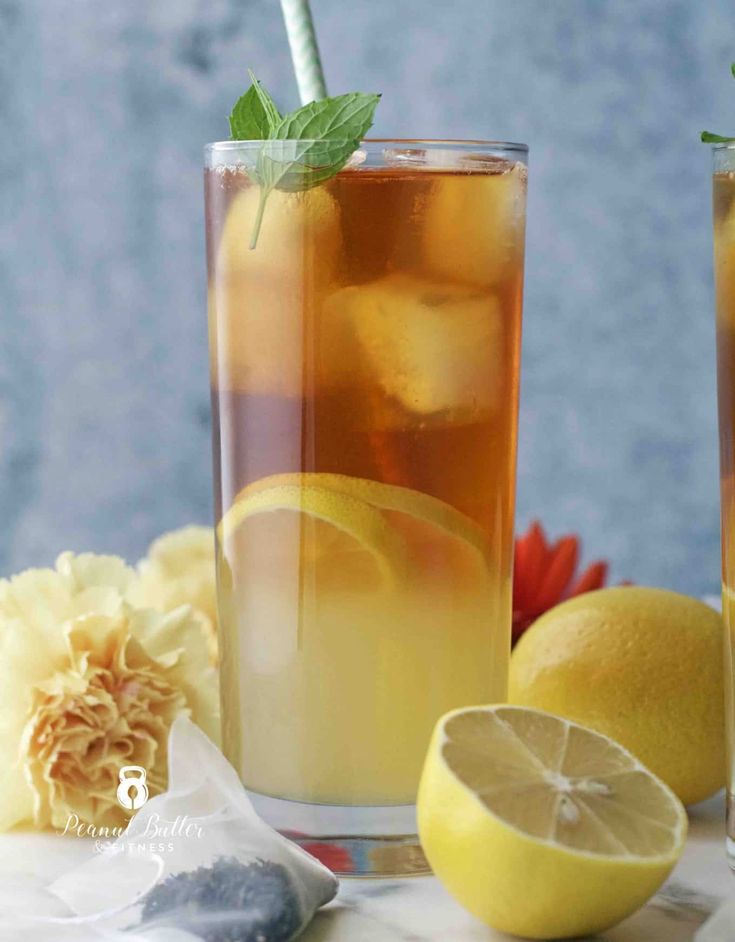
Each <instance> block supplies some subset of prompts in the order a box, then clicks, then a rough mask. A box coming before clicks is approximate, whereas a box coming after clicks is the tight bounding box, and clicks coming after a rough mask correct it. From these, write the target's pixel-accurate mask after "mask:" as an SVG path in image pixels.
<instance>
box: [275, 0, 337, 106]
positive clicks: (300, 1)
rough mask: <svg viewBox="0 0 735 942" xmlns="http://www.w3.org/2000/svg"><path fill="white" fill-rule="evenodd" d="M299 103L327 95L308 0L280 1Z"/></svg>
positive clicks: (305, 103) (306, 102)
mask: <svg viewBox="0 0 735 942" xmlns="http://www.w3.org/2000/svg"><path fill="white" fill-rule="evenodd" d="M281 8H282V9H283V19H284V20H285V21H286V33H287V34H288V44H289V46H290V47H291V59H292V61H293V68H294V72H295V73H296V82H297V83H298V86H299V96H300V98H301V104H302V105H308V103H309V102H310V101H318V100H319V99H320V98H326V97H327V86H326V83H325V81H324V70H323V69H322V60H321V58H320V57H319V46H318V45H317V42H316V33H315V32H314V21H313V19H312V18H311V10H310V9H309V0H281Z"/></svg>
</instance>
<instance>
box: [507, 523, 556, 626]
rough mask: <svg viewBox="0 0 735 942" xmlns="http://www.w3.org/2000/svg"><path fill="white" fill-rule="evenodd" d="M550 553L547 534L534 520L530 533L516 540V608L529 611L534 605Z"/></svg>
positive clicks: (514, 591)
mask: <svg viewBox="0 0 735 942" xmlns="http://www.w3.org/2000/svg"><path fill="white" fill-rule="evenodd" d="M548 554H549V548H548V545H547V542H546V534H545V533H544V530H543V527H542V526H541V524H540V523H539V522H538V520H534V521H533V523H532V524H531V526H530V527H529V529H528V533H526V535H525V536H522V537H519V538H518V540H516V547H515V560H514V566H515V570H514V571H515V577H514V580H513V608H514V609H520V610H527V611H528V610H530V609H532V608H533V607H534V599H535V596H536V590H537V586H538V584H539V580H540V579H541V576H542V574H543V571H544V569H545V566H546V562H547V557H548Z"/></svg>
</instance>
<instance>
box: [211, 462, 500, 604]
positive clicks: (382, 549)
mask: <svg viewBox="0 0 735 942" xmlns="http://www.w3.org/2000/svg"><path fill="white" fill-rule="evenodd" d="M283 510H288V511H291V512H293V511H297V512H299V513H302V514H306V515H309V516H311V517H314V518H318V519H319V520H321V521H322V522H324V523H326V524H329V525H330V526H331V527H333V528H336V529H337V530H339V531H341V532H342V533H343V534H346V535H348V536H349V537H350V538H351V539H352V541H353V542H354V543H357V544H359V545H360V546H361V547H362V548H363V550H365V551H366V552H368V553H370V554H371V556H372V558H373V560H374V562H375V565H376V566H377V568H378V570H379V572H380V573H381V575H382V578H383V580H384V582H385V584H395V583H396V581H402V580H405V579H406V578H408V577H409V574H410V573H413V575H414V576H416V575H420V574H423V576H424V577H431V575H432V569H434V570H436V568H437V567H439V569H440V574H441V575H442V577H443V578H445V579H446V578H451V579H452V581H453V583H454V585H455V586H456V587H457V588H463V587H464V586H465V584H466V583H467V581H471V583H472V585H473V586H476V585H477V584H478V580H480V579H485V578H486V577H487V574H488V572H489V568H490V564H491V548H490V543H489V540H488V538H487V536H486V534H485V532H484V531H483V530H482V528H481V527H480V526H478V525H477V524H476V523H475V522H474V521H473V520H471V519H470V518H469V517H467V516H465V515H464V514H462V513H460V512H459V511H458V510H456V509H455V508H454V507H452V506H450V505H449V504H447V503H445V502H444V501H442V500H439V499H438V498H436V497H432V496H431V495H429V494H423V493H421V492H420V491H415V490H412V489H411V488H407V487H399V486H396V485H391V484H383V483H381V482H379V481H370V480H367V479H365V478H357V477H350V476H348V475H344V474H327V473H316V472H312V473H302V474H295V473H290V474H274V475H271V476H269V477H266V478H262V479H261V480H259V481H255V482H254V483H253V484H250V485H248V486H247V487H246V488H244V489H243V490H242V491H240V493H239V494H238V495H237V497H236V498H235V499H234V501H233V502H232V506H231V507H230V508H229V510H228V511H227V512H226V513H225V514H224V516H223V517H222V520H221V521H220V523H219V526H218V528H217V534H218V537H219V539H220V541H221V542H222V543H225V542H227V541H228V540H229V539H231V538H232V537H233V534H235V533H236V532H237V531H238V530H239V528H240V527H241V526H242V524H243V523H244V521H245V520H247V519H248V518H251V517H252V516H253V515H255V514H259V513H267V512H272V511H283ZM320 545H321V554H322V555H324V556H326V555H327V554H328V553H331V554H332V556H336V552H337V549H338V547H337V546H336V545H335V542H334V540H333V539H329V538H327V536H326V534H325V533H324V531H322V539H321V544H320ZM342 551H343V552H344V551H347V550H346V548H345V547H344V546H343V547H342ZM353 551H354V546H353Z"/></svg>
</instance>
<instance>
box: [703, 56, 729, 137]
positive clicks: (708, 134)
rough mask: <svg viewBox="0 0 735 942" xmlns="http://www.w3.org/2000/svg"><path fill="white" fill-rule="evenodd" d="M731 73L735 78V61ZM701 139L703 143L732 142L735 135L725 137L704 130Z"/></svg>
mask: <svg viewBox="0 0 735 942" xmlns="http://www.w3.org/2000/svg"><path fill="white" fill-rule="evenodd" d="M730 74H731V75H732V77H733V78H735V62H733V64H732V65H731V66H730ZM700 140H701V141H702V143H703V144H732V143H734V142H735V137H723V136H722V135H721V134H713V133H712V132H711V131H702V133H701V135H700Z"/></svg>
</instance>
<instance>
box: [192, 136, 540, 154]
mask: <svg viewBox="0 0 735 942" xmlns="http://www.w3.org/2000/svg"><path fill="white" fill-rule="evenodd" d="M288 141H298V142H299V143H302V144H303V143H307V144H321V143H323V141H321V140H317V139H310V138H286V139H284V140H281V141H278V140H273V141H270V140H266V141H212V142H211V143H209V144H205V145H204V152H205V153H206V154H212V153H218V152H223V151H224V152H228V151H236V150H241V149H245V148H249V147H262V146H263V144H268V143H274V144H275V143H286V142H288ZM330 143H341V142H338V141H331V142H330ZM344 143H345V144H347V143H351V141H348V140H347V139H345V140H344ZM360 143H361V144H398V145H400V146H404V147H405V146H421V147H437V148H444V149H449V150H478V149H482V150H493V151H502V152H503V153H509V154H528V144H521V143H518V142H516V141H486V140H480V139H478V140H474V139H472V138H466V139H459V138H458V139H452V138H431V137H366V138H365V139H364V140H363V141H361V142H360Z"/></svg>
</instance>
